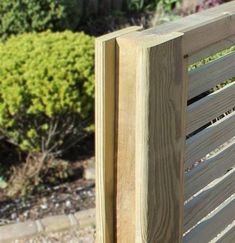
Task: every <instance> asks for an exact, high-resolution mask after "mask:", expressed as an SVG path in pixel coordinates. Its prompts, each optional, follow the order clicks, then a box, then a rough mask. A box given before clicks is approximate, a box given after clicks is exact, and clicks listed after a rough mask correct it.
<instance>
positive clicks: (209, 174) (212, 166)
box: [184, 141, 235, 200]
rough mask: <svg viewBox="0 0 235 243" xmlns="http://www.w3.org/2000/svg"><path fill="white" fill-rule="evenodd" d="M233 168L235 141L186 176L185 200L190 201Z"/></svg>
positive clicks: (234, 164) (234, 162)
mask: <svg viewBox="0 0 235 243" xmlns="http://www.w3.org/2000/svg"><path fill="white" fill-rule="evenodd" d="M232 166H235V141H233V142H232V143H230V144H228V145H227V146H225V147H224V148H223V150H222V151H221V152H219V153H217V154H216V155H215V156H213V157H212V158H210V159H207V160H205V161H203V162H202V163H200V164H199V165H198V166H197V167H196V168H194V169H192V170H191V171H189V172H187V173H186V174H185V190H184V199H185V200H188V199H189V198H190V197H191V196H193V195H194V194H195V193H197V192H198V191H200V190H201V189H203V187H205V186H207V185H208V184H209V183H210V182H212V181H213V180H215V179H217V178H219V177H221V176H223V175H224V174H225V173H226V172H227V170H229V169H230V168H231V167H232Z"/></svg>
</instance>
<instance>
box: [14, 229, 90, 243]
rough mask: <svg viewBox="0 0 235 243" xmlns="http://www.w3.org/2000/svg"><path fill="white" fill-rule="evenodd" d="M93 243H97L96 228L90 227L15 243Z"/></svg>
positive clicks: (48, 234) (15, 242)
mask: <svg viewBox="0 0 235 243" xmlns="http://www.w3.org/2000/svg"><path fill="white" fill-rule="evenodd" d="M54 242H60V243H93V242H95V227H92V226H89V227H87V228H85V229H81V230H79V229H78V228H73V229H71V230H68V231H63V232H56V233H47V234H43V235H39V236H35V237H32V238H29V239H27V240H15V241H14V243H54Z"/></svg>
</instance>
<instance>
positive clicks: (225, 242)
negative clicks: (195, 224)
mask: <svg viewBox="0 0 235 243" xmlns="http://www.w3.org/2000/svg"><path fill="white" fill-rule="evenodd" d="M233 242H235V224H234V226H233V227H232V228H231V229H230V230H229V231H228V232H227V233H226V234H225V235H224V236H223V237H222V238H221V239H219V240H218V241H217V242H216V243H233Z"/></svg>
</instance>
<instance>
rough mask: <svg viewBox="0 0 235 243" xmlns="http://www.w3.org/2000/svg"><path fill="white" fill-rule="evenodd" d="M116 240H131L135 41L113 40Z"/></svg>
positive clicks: (132, 226) (133, 190)
mask: <svg viewBox="0 0 235 243" xmlns="http://www.w3.org/2000/svg"><path fill="white" fill-rule="evenodd" d="M117 45H118V50H119V51H118V53H119V54H118V57H117V58H118V59H117V62H118V72H117V80H118V83H117V92H118V97H117V108H116V113H117V114H118V115H117V131H118V133H117V152H116V157H117V159H116V202H115V204H116V236H115V237H116V242H118V243H119V242H120V243H121V242H135V233H134V232H135V107H136V103H135V102H136V98H135V97H136V90H135V89H136V59H137V54H136V52H137V50H136V44H135V42H130V41H129V40H128V39H126V38H125V36H122V37H120V38H118V39H117Z"/></svg>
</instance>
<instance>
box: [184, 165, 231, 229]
mask: <svg viewBox="0 0 235 243" xmlns="http://www.w3.org/2000/svg"><path fill="white" fill-rule="evenodd" d="M234 172H235V169H233V170H231V171H230V172H228V174H227V175H226V177H225V178H224V179H223V180H222V181H220V182H219V183H217V184H216V185H215V186H213V187H209V188H208V189H207V190H205V191H203V192H202V193H201V194H199V195H198V196H197V197H194V198H193V199H192V200H191V201H189V202H188V203H186V205H185V207H184V232H187V231H188V230H189V229H190V228H192V227H193V226H194V225H195V224H196V223H197V222H198V221H199V220H201V219H202V218H204V217H205V216H207V215H208V214H209V213H210V212H211V211H213V210H214V209H215V208H217V207H218V206H219V205H220V204H221V203H223V202H224V201H225V200H226V199H227V198H229V197H230V196H232V195H233V194H234V193H235V187H234V185H235V173H234Z"/></svg>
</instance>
